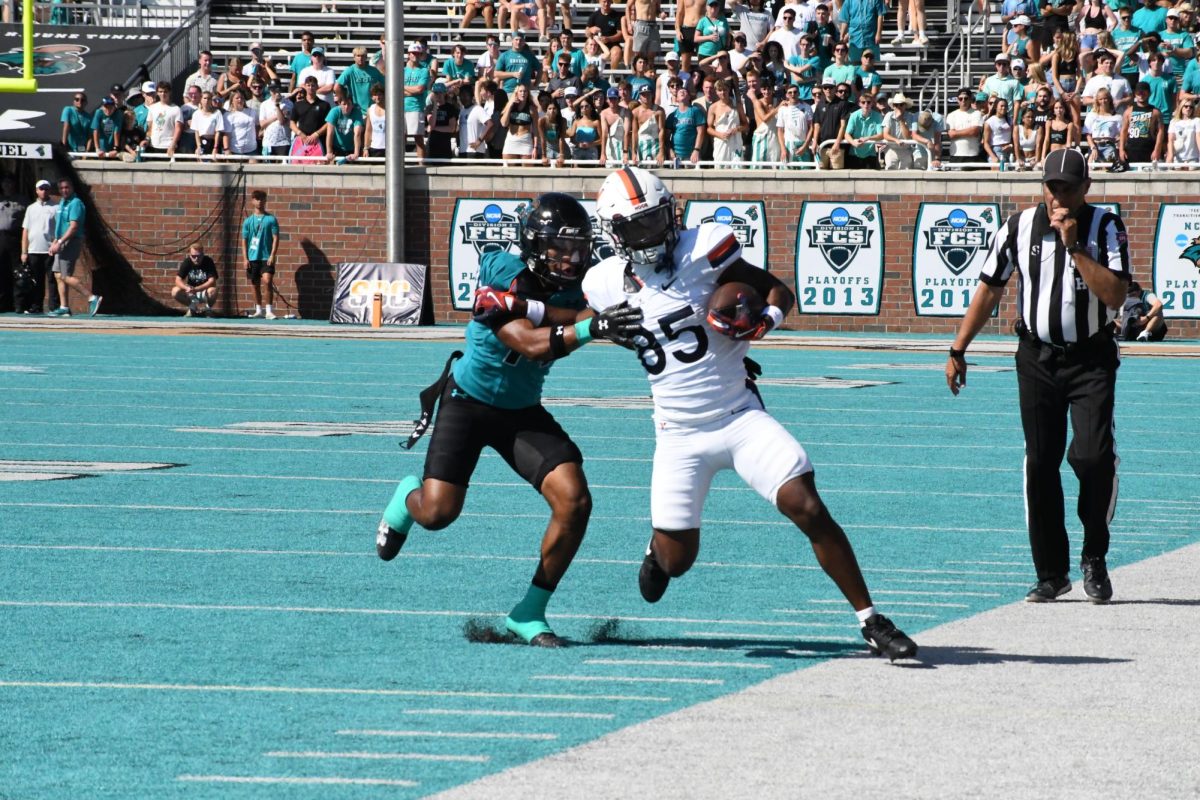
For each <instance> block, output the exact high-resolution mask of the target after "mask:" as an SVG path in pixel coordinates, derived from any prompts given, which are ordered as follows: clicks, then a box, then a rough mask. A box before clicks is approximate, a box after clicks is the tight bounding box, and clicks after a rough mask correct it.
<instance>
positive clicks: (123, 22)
mask: <svg viewBox="0 0 1200 800" xmlns="http://www.w3.org/2000/svg"><path fill="white" fill-rule="evenodd" d="M0 2H7V0H0ZM195 5H196V4H195V3H192V2H173V3H156V2H150V1H148V0H95V2H88V3H81V2H74V1H73V0H62V1H61V2H54V0H34V10H33V13H34V19H35V21H36V22H37V23H38V24H41V25H47V26H51V27H53V26H59V25H61V26H69V25H94V26H97V27H104V28H175V27H178V26H180V25H182V24H184V23H185V21H186V20H187V19H188V17H190V16H191V15H192V13H193V11H194V10H195V9H194V6H195ZM21 12H22V7H21V6H20V5H19V4H18V6H17V9H16V14H15V17H16V21H19V20H20V18H21V17H22V16H23V14H22V13H21ZM48 32H49V31H47V33H48Z"/></svg>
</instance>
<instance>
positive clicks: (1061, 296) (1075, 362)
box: [946, 150, 1130, 603]
mask: <svg viewBox="0 0 1200 800" xmlns="http://www.w3.org/2000/svg"><path fill="white" fill-rule="evenodd" d="M1090 186H1091V181H1090V180H1089V178H1088V165H1087V159H1085V158H1084V156H1083V155H1082V154H1081V153H1080V152H1079V151H1078V150H1056V151H1055V152H1053V153H1051V154H1050V155H1049V156H1047V157H1046V161H1045V166H1044V171H1043V174H1042V196H1043V198H1044V202H1043V203H1042V204H1040V205H1038V206H1036V207H1033V208H1027V209H1025V210H1024V211H1020V212H1018V213H1016V214H1014V215H1012V216H1011V217H1009V219H1008V221H1007V223H1006V224H1005V225H1004V226H1003V227H1002V228H1001V229H1000V230H999V231H997V233H996V237H995V241H994V242H993V244H992V249H991V251H990V252H989V253H988V256H987V260H986V261H985V262H984V265H983V270H982V272H981V273H980V276H979V280H980V282H981V283H980V286H979V290H978V291H977V292H976V294H975V298H974V299H973V300H972V301H971V306H970V308H968V309H967V314H966V316H965V317H964V318H963V321H962V325H960V326H959V329H958V336H957V337H956V338H955V340H954V344H953V345H952V346H951V348H950V357H949V359H948V360H947V361H946V383H947V384H948V385H949V387H950V391H951V392H953V393H954V394H958V392H959V389H960V388H961V387H963V386H965V385H966V383H967V362H966V357H965V354H966V350H967V347H968V346H969V345H970V343H971V340H972V339H974V338H975V335H976V334H977V333H979V330H980V329H981V328H982V327H983V326H984V324H985V323H986V322H987V320H988V318H989V317H990V316H991V314H992V310H993V309H994V308H995V307H996V304H997V303H998V302H999V301H1000V298H1001V297H1002V296H1003V294H1004V286H1005V284H1007V283H1008V279H1009V278H1010V277H1011V276H1012V274H1013V271H1014V269H1015V270H1016V271H1017V273H1019V275H1020V277H1019V279H1018V283H1017V286H1018V290H1017V291H1018V294H1017V313H1018V315H1019V319H1018V321H1017V324H1016V329H1017V334H1018V335H1019V336H1020V342H1019V343H1018V345H1017V358H1016V361H1017V388H1018V390H1019V392H1020V405H1021V427H1022V428H1024V430H1025V487H1024V488H1025V518H1026V521H1027V524H1028V526H1029V544H1030V547H1031V549H1032V551H1033V565H1034V567H1035V568H1036V569H1037V584H1036V585H1035V586H1034V587H1033V588H1032V589H1031V590H1030V591H1029V594H1027V595H1026V596H1025V599H1026V600H1028V601H1029V602H1031V603H1044V602H1048V601H1052V600H1054V599H1055V598H1057V597H1059V596H1060V595H1063V594H1066V593H1067V592H1069V591H1071V581H1070V578H1069V577H1068V573H1069V571H1070V564H1069V556H1068V541H1067V529H1066V525H1065V522H1064V513H1063V490H1062V480H1061V479H1060V477H1059V467H1060V466H1061V465H1062V459H1063V451H1064V450H1065V449H1066V444H1067V416H1068V414H1069V415H1070V419H1071V429H1072V433H1073V438H1072V441H1071V448H1070V451H1069V452H1068V454H1067V461H1068V462H1069V463H1070V464H1071V468H1072V469H1074V470H1075V475H1076V476H1077V477H1078V478H1079V508H1078V512H1079V519H1080V521H1082V522H1083V558H1082V562H1081V564H1080V566H1081V568H1082V571H1083V589H1084V591H1085V592H1086V593H1087V596H1088V599H1089V600H1091V601H1092V602H1093V603H1107V602H1108V601H1109V600H1110V599H1111V598H1112V583H1111V582H1110V581H1109V577H1108V567H1107V564H1106V563H1105V556H1106V555H1107V553H1108V524H1109V522H1111V521H1112V516H1113V510H1114V509H1115V507H1116V502H1117V455H1116V448H1115V444H1114V442H1113V395H1114V389H1115V386H1116V379H1117V367H1118V366H1119V365H1120V358H1119V355H1118V352H1117V344H1116V342H1115V341H1114V339H1113V319H1114V317H1115V316H1116V309H1118V308H1120V307H1121V304H1122V302H1123V301H1124V298H1125V294H1126V287H1127V286H1128V284H1129V278H1130V275H1129V248H1128V243H1127V239H1126V235H1125V225H1124V223H1123V222H1121V218H1120V217H1119V216H1117V215H1116V214H1113V213H1111V212H1109V211H1105V210H1104V209H1101V208H1097V207H1096V206H1093V205H1089V204H1088V203H1087V201H1086V200H1085V196H1086V195H1087V191H1088V188H1089V187H1090Z"/></svg>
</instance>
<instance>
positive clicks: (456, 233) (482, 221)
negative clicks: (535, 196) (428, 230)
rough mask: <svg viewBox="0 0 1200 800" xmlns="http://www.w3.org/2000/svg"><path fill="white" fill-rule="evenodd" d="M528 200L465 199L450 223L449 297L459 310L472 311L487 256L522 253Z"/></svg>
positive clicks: (458, 205) (460, 201) (460, 200)
mask: <svg viewBox="0 0 1200 800" xmlns="http://www.w3.org/2000/svg"><path fill="white" fill-rule="evenodd" d="M530 202H531V201H530V200H529V199H527V198H516V199H513V198H503V199H500V198H496V199H484V200H479V199H474V198H462V199H459V200H457V201H456V202H455V203H454V217H453V219H452V221H451V223H450V269H449V274H450V296H451V298H453V303H454V308H455V310H457V311H470V310H471V306H472V301H473V299H474V295H475V284H476V281H477V280H478V279H479V261H480V259H481V258H483V254H484V253H489V252H491V251H493V250H505V251H508V252H510V253H516V252H518V251H519V243H518V236H519V235H520V230H521V223H520V219H521V216H520V215H521V212H522V211H523V210H524V208H525V206H527V205H529V203H530Z"/></svg>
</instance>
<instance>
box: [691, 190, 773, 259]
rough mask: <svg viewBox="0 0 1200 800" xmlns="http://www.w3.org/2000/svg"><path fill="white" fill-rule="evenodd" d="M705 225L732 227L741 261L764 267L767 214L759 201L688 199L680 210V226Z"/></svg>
mask: <svg viewBox="0 0 1200 800" xmlns="http://www.w3.org/2000/svg"><path fill="white" fill-rule="evenodd" d="M705 222H717V223H720V224H721V225H728V226H729V227H730V228H733V235H734V236H735V237H737V240H738V244H740V245H741V246H742V258H744V259H746V261H747V262H749V263H751V264H753V265H755V266H756V267H766V266H767V215H766V207H765V206H764V205H763V203H762V202H761V201H755V202H752V203H746V202H736V201H727V200H689V201H688V203H687V206H686V207H685V208H684V210H683V225H684V227H686V228H698V227H700V225H703V224H704V223H705Z"/></svg>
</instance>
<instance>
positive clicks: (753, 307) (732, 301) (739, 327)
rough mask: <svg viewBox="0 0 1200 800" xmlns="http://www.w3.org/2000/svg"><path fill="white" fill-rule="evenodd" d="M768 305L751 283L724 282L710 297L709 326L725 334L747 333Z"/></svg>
mask: <svg viewBox="0 0 1200 800" xmlns="http://www.w3.org/2000/svg"><path fill="white" fill-rule="evenodd" d="M766 305H767V304H766V301H765V300H763V298H762V296H761V295H760V294H759V293H758V290H757V289H755V288H754V287H753V286H751V285H750V284H748V283H739V282H737V281H732V282H730V283H723V284H721V285H720V286H718V287H717V288H716V289H715V290H714V291H713V293H712V295H710V296H709V298H708V324H709V327H711V328H712V329H713V330H714V331H716V332H717V333H720V334H723V335H725V336H735V337H736V336H738V335H739V334H745V333H747V332H748V331H750V330H752V329H753V328H754V327H755V326H756V325H757V324H758V321H759V319H760V318H761V317H762V312H763V309H764V308H766Z"/></svg>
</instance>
